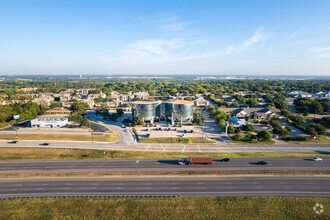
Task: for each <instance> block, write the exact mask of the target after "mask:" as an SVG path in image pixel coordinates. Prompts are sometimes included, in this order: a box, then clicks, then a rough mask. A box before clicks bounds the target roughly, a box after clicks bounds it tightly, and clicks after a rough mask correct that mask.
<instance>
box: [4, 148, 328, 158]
mask: <svg viewBox="0 0 330 220" xmlns="http://www.w3.org/2000/svg"><path fill="white" fill-rule="evenodd" d="M189 156H212V157H214V158H225V157H229V158H249V157H259V158H260V157H317V156H318V157H320V156H322V157H330V154H322V153H283V152H232V153H217V152H212V153H211V152H210V153H207V152H203V153H198V152H194V153H181V152H150V151H149V152H148V151H114V150H113V151H102V150H67V149H46V148H41V149H40V148H24V149H21V148H0V160H1V161H8V160H79V159H178V158H185V157H189Z"/></svg>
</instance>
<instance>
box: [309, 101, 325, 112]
mask: <svg viewBox="0 0 330 220" xmlns="http://www.w3.org/2000/svg"><path fill="white" fill-rule="evenodd" d="M310 112H311V113H314V114H320V113H323V107H322V105H321V103H319V102H313V104H312V105H311V106H310Z"/></svg>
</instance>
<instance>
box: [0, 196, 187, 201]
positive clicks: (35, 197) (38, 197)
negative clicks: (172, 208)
mask: <svg viewBox="0 0 330 220" xmlns="http://www.w3.org/2000/svg"><path fill="white" fill-rule="evenodd" d="M180 197H181V196H180V195H47V196H0V200H7V199H47V198H180Z"/></svg>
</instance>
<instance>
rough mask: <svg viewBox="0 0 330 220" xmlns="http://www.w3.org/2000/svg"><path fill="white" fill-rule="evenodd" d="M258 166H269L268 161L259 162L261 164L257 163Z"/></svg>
mask: <svg viewBox="0 0 330 220" xmlns="http://www.w3.org/2000/svg"><path fill="white" fill-rule="evenodd" d="M257 165H267V162H266V161H259V162H257Z"/></svg>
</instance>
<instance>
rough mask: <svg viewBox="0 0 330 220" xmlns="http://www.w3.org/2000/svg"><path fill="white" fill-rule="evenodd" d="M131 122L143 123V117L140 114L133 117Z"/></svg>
mask: <svg viewBox="0 0 330 220" xmlns="http://www.w3.org/2000/svg"><path fill="white" fill-rule="evenodd" d="M133 124H134V125H144V124H145V123H144V121H143V118H142V117H141V116H137V117H135V118H134V119H133Z"/></svg>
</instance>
